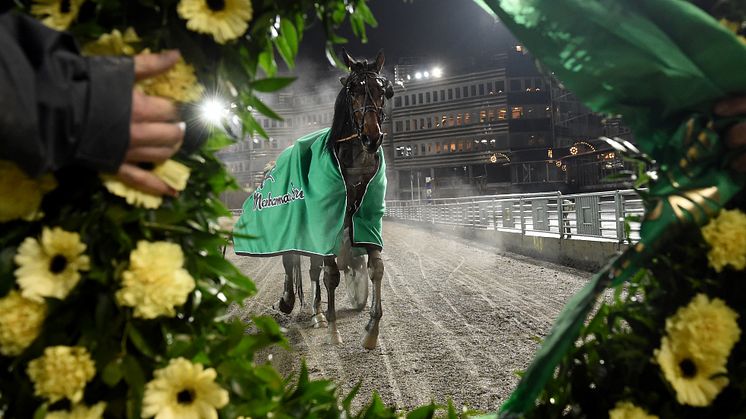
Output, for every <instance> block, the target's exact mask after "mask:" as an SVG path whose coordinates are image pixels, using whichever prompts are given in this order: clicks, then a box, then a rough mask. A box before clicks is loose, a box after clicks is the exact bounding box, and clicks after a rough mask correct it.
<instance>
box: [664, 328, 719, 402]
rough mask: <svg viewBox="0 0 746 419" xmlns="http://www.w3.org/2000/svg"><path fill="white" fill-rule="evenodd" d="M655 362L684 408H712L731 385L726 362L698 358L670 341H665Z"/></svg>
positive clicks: (683, 346) (665, 339)
mask: <svg viewBox="0 0 746 419" xmlns="http://www.w3.org/2000/svg"><path fill="white" fill-rule="evenodd" d="M655 359H656V361H657V362H658V365H660V368H661V370H662V371H663V375H664V376H665V377H666V380H667V381H668V382H669V383H670V384H671V386H672V387H673V388H674V390H676V400H677V401H678V402H679V403H681V404H686V405H689V406H696V407H704V406H709V405H710V403H712V401H713V400H715V397H717V395H718V394H720V391H722V390H723V389H724V388H725V387H726V386H727V385H728V377H726V376H724V375H722V374H725V373H726V369H725V360H724V359H717V358H714V357H713V358H704V359H702V358H697V357H695V356H694V355H693V354H692V353H690V352H688V351H687V350H686V346H685V345H676V344H674V343H673V342H671V341H670V340H669V339H668V337H664V338H663V339H662V340H661V347H660V349H656V351H655Z"/></svg>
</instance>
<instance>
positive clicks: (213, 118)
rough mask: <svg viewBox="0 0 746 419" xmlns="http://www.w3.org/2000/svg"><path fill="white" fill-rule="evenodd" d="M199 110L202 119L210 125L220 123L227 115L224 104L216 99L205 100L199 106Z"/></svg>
mask: <svg viewBox="0 0 746 419" xmlns="http://www.w3.org/2000/svg"><path fill="white" fill-rule="evenodd" d="M200 110H201V111H202V119H204V120H205V121H207V122H209V123H211V124H219V123H221V122H222V121H223V118H225V116H226V114H227V113H228V112H227V110H226V109H225V104H224V103H223V102H221V101H220V100H218V99H207V100H206V101H205V102H204V103H202V106H200Z"/></svg>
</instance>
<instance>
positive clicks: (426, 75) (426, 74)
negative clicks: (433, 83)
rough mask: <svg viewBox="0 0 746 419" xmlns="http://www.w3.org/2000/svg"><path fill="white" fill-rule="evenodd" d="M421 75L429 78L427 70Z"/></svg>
mask: <svg viewBox="0 0 746 419" xmlns="http://www.w3.org/2000/svg"><path fill="white" fill-rule="evenodd" d="M422 75H423V76H425V78H426V79H429V78H430V73H429V72H427V71H426V72H425V73H423V74H422Z"/></svg>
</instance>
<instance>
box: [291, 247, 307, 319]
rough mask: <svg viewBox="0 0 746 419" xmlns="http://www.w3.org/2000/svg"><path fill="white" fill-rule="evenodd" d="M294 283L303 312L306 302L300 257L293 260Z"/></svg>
mask: <svg viewBox="0 0 746 419" xmlns="http://www.w3.org/2000/svg"><path fill="white" fill-rule="evenodd" d="M293 283H294V284H295V293H296V294H297V295H298V301H299V302H300V306H301V310H302V309H303V307H304V306H305V300H304V298H303V275H302V274H301V270H300V256H298V257H296V258H294V260H293Z"/></svg>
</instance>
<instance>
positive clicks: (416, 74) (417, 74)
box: [414, 71, 422, 80]
mask: <svg viewBox="0 0 746 419" xmlns="http://www.w3.org/2000/svg"><path fill="white" fill-rule="evenodd" d="M414 78H415V79H417V80H419V79H421V78H422V73H420V72H419V71H418V72H416V73H414Z"/></svg>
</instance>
